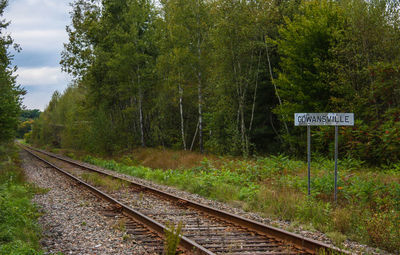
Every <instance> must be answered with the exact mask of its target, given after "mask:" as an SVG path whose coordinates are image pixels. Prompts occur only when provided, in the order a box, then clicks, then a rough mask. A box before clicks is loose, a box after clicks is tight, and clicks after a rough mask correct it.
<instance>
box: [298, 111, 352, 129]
mask: <svg viewBox="0 0 400 255" xmlns="http://www.w3.org/2000/svg"><path fill="white" fill-rule="evenodd" d="M294 125H295V126H353V125H354V113H295V114H294Z"/></svg>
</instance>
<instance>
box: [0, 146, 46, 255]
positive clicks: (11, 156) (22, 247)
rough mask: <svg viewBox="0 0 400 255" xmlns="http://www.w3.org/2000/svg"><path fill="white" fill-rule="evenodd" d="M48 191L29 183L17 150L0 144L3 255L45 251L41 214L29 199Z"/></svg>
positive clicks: (0, 233) (0, 220)
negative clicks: (24, 174) (42, 249)
mask: <svg viewBox="0 0 400 255" xmlns="http://www.w3.org/2000/svg"><path fill="white" fill-rule="evenodd" d="M37 192H45V190H41V189H38V188H35V187H33V186H31V185H29V184H27V183H26V182H25V180H24V176H23V174H22V170H21V168H20V167H19V157H18V152H17V149H16V148H15V147H13V146H11V145H0V254H42V253H41V248H40V244H39V239H40V228H39V227H38V225H37V222H36V220H37V218H38V216H39V213H38V211H37V210H36V208H35V206H34V205H32V204H31V202H30V200H31V198H32V196H33V194H35V193H37Z"/></svg>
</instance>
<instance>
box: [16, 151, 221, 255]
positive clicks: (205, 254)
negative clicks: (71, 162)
mask: <svg viewBox="0 0 400 255" xmlns="http://www.w3.org/2000/svg"><path fill="white" fill-rule="evenodd" d="M26 147H27V146H26ZM22 148H23V149H24V150H25V151H27V152H28V153H30V154H31V155H33V156H34V157H36V158H37V159H39V160H41V161H43V162H45V163H46V164H48V165H50V166H51V167H53V168H55V169H57V170H58V171H59V172H61V173H63V174H64V175H66V176H68V177H70V178H71V179H73V180H74V181H76V182H78V183H79V184H81V185H83V186H84V187H86V188H88V189H89V190H90V191H92V192H93V193H95V194H96V195H99V196H100V197H101V198H103V199H104V200H106V201H108V202H110V203H112V204H116V205H118V207H119V208H120V209H121V212H122V213H124V214H125V215H126V216H128V217H131V218H133V219H134V220H135V221H138V222H140V223H143V224H144V225H146V226H147V227H148V228H149V229H150V230H152V231H153V232H156V233H157V234H158V235H159V236H161V237H165V233H166V231H167V230H168V229H167V227H166V226H164V225H163V224H161V223H159V222H157V221H154V220H153V219H151V218H149V217H147V216H146V215H144V214H142V213H140V212H138V211H136V210H134V209H132V208H130V207H129V206H127V205H125V204H124V203H122V202H120V201H118V200H116V199H114V198H112V197H110V196H109V195H107V194H106V193H104V192H102V191H101V190H99V189H97V188H95V187H94V186H92V185H90V184H89V183H86V182H84V181H82V180H81V179H79V178H77V177H75V176H74V175H72V174H70V173H68V172H66V171H64V170H63V169H61V168H59V167H58V166H56V165H54V164H53V163H51V162H49V161H47V160H45V159H43V158H41V157H40V156H38V155H36V154H35V153H33V152H32V151H30V150H29V149H26V148H25V146H22ZM29 148H31V149H33V150H35V151H38V150H37V149H34V148H32V147H29ZM38 152H40V151H38ZM41 153H43V152H41ZM44 154H46V153H44ZM46 155H48V154H46ZM48 156H51V155H48ZM180 239H181V241H180V243H179V246H180V247H181V248H183V249H184V250H186V251H187V252H188V253H190V254H195V255H215V253H213V252H211V251H209V250H207V249H206V248H204V247H203V246H201V245H199V244H198V243H196V242H194V241H193V240H191V239H189V238H187V237H185V236H182V235H180Z"/></svg>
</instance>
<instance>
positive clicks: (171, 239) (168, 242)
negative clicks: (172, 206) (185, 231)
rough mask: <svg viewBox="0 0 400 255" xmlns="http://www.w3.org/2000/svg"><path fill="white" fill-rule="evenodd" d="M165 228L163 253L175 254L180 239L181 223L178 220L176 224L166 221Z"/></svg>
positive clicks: (167, 254)
mask: <svg viewBox="0 0 400 255" xmlns="http://www.w3.org/2000/svg"><path fill="white" fill-rule="evenodd" d="M166 227H167V230H166V231H165V245H164V253H163V254H165V255H175V254H176V253H177V248H178V245H179V242H180V241H181V237H180V234H181V231H182V228H183V223H182V222H181V221H180V222H179V223H178V225H177V226H175V225H174V224H173V223H167V225H166Z"/></svg>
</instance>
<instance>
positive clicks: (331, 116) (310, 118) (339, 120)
mask: <svg viewBox="0 0 400 255" xmlns="http://www.w3.org/2000/svg"><path fill="white" fill-rule="evenodd" d="M294 125H295V126H307V171H308V173H307V176H308V195H309V196H310V195H311V126H335V188H334V189H335V190H334V200H335V201H336V199H337V179H338V171H337V169H338V154H339V153H338V151H339V126H354V113H295V114H294Z"/></svg>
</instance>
